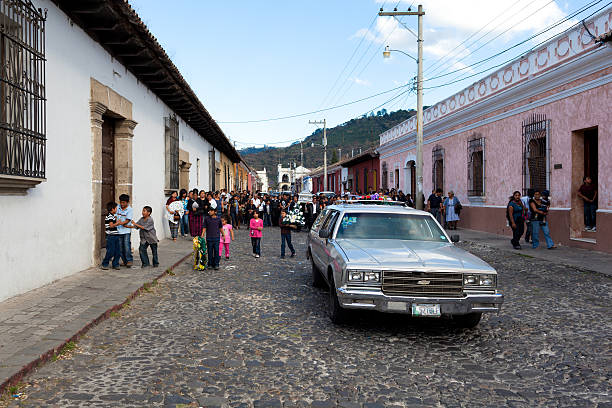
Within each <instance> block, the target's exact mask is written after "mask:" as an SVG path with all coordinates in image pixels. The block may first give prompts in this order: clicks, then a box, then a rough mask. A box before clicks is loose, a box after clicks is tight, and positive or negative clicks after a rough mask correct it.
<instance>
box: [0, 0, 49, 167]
mask: <svg viewBox="0 0 612 408" xmlns="http://www.w3.org/2000/svg"><path fill="white" fill-rule="evenodd" d="M45 19H46V15H45V13H43V11H42V10H41V9H36V8H35V7H34V5H33V4H32V2H30V1H25V0H12V1H8V0H6V1H3V0H0V174H6V175H11V176H21V177H32V178H45V161H46V160H45V159H46V140H47V139H46V136H45V134H46V123H45V118H46V110H45V107H46V106H45V105H46V98H45V61H46V60H45Z"/></svg>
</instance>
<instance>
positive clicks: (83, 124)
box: [0, 0, 211, 301]
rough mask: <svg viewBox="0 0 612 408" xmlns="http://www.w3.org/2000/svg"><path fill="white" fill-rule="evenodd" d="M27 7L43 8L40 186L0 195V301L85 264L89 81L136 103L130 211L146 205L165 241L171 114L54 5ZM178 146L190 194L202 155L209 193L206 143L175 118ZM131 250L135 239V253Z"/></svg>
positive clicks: (88, 261)
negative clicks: (185, 159)
mask: <svg viewBox="0 0 612 408" xmlns="http://www.w3.org/2000/svg"><path fill="white" fill-rule="evenodd" d="M34 4H35V6H36V7H41V8H43V9H45V8H46V9H48V16H47V22H46V53H47V54H46V56H47V65H46V89H47V161H46V177H47V181H46V182H44V183H41V184H40V185H38V186H37V187H35V188H33V189H30V190H29V192H28V194H27V195H26V196H1V195H0V209H1V211H0V231H3V233H2V236H0V282H1V284H0V301H1V300H4V299H6V298H8V297H11V296H14V295H16V294H19V293H23V292H26V291H28V290H31V289H34V288H37V287H40V286H42V285H44V284H47V283H50V282H52V281H54V280H56V279H59V278H62V277H65V276H68V275H71V274H73V273H76V272H78V271H80V270H83V269H86V268H89V267H90V266H92V263H93V246H94V240H93V222H94V220H93V214H92V199H93V197H92V187H91V183H92V180H91V173H92V170H91V163H92V157H91V151H92V146H91V122H90V109H89V100H90V78H91V77H93V78H95V79H96V80H98V81H99V82H101V83H103V84H104V85H106V86H108V87H110V88H112V89H113V90H115V91H116V92H117V93H119V94H120V95H121V96H123V97H125V98H126V99H128V100H130V101H131V102H132V103H133V119H134V120H135V121H136V122H138V125H137V126H136V128H135V129H134V139H133V172H134V173H133V190H132V191H133V197H132V203H133V206H134V211H135V214H136V215H140V212H141V210H142V207H143V206H144V205H150V206H151V207H152V208H153V218H154V220H155V225H156V228H157V232H158V237H159V238H160V239H163V238H164V237H166V236H167V235H169V229H168V226H167V222H166V221H165V218H163V209H164V204H165V201H166V198H165V196H164V180H165V177H164V172H165V160H164V143H165V140H164V117H165V116H168V114H169V113H170V112H171V111H170V109H169V108H168V107H167V106H166V105H165V104H164V103H163V102H161V101H160V100H159V99H158V98H157V97H156V96H155V94H153V93H152V92H151V91H149V90H148V89H147V88H146V87H144V86H143V85H142V84H140V83H139V82H138V81H137V80H136V78H135V77H134V76H133V75H132V74H130V73H129V72H128V71H127V70H126V68H125V67H123V66H122V65H120V64H119V63H117V62H116V61H114V60H113V58H112V57H111V56H110V55H109V54H108V53H107V52H106V51H105V50H104V49H103V48H102V47H101V46H100V45H99V44H97V43H96V42H94V41H93V40H92V39H91V38H90V37H89V36H88V35H87V34H85V32H84V31H83V30H81V29H80V28H79V27H78V26H77V25H76V24H75V25H73V24H71V22H70V20H69V19H68V17H67V16H66V15H65V14H63V13H62V12H61V11H60V10H59V9H58V8H57V7H56V6H55V5H54V4H53V3H52V2H51V1H49V0H34ZM180 145H181V148H182V149H183V150H187V151H189V157H190V161H192V163H193V166H192V170H191V176H190V184H191V185H193V186H194V187H196V186H195V183H196V171H197V166H196V158H197V157H200V160H201V162H200V163H201V166H200V186H197V187H199V188H208V179H209V178H208V151H209V150H210V148H211V147H210V144H209V143H207V142H206V141H205V140H204V139H203V138H201V137H199V136H198V135H197V134H196V132H195V131H194V130H193V129H191V128H189V127H188V126H186V125H185V123H184V121H182V120H181V128H180ZM96 222H97V220H96ZM137 246H138V237H137V234H136V233H133V238H132V247H135V248H136V247H137ZM135 255H136V256H138V255H137V252H136V254H135Z"/></svg>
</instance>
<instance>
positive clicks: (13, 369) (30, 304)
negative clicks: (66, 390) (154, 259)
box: [0, 237, 193, 394]
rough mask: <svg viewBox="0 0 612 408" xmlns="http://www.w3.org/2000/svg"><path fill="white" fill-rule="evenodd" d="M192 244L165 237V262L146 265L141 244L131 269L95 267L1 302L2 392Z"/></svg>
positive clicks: (185, 254) (134, 292)
mask: <svg viewBox="0 0 612 408" xmlns="http://www.w3.org/2000/svg"><path fill="white" fill-rule="evenodd" d="M132 245H134V242H132ZM192 245H193V243H192V241H191V239H187V238H181V237H179V239H178V240H177V242H176V243H175V242H172V241H171V240H163V241H161V242H160V243H159V249H158V253H159V260H160V266H159V267H157V268H145V269H142V268H141V267H140V257H139V256H138V249H137V248H135V254H134V255H135V256H134V267H132V268H131V269H127V268H123V267H122V268H121V270H112V269H110V270H108V271H103V270H101V269H98V268H90V269H87V270H85V271H82V272H79V273H76V274H74V275H72V276H69V277H67V278H64V279H60V280H58V281H56V282H53V283H51V284H49V285H46V286H44V287H42V288H38V289H35V290H32V291H30V292H27V293H24V294H23V295H19V296H15V297H13V298H10V299H7V300H6V301H4V302H0V394H1V393H2V392H3V390H4V389H5V388H6V387H7V386H8V385H11V384H15V383H16V382H18V381H19V380H20V379H21V378H22V377H23V376H24V375H26V374H27V373H28V372H29V371H31V370H32V369H33V368H35V367H36V366H37V365H38V364H40V363H42V362H44V361H46V360H48V359H50V358H52V357H53V355H54V354H55V353H57V352H58V351H59V350H61V348H62V347H63V346H64V344H66V343H67V342H68V341H73V340H76V339H77V338H78V337H79V336H80V335H82V334H83V333H85V332H86V331H87V330H88V329H89V328H90V327H91V326H93V325H95V324H97V323H98V322H100V321H102V320H104V319H106V318H107V317H108V316H109V315H110V313H111V312H112V311H113V310H117V309H119V308H120V307H121V306H122V305H123V303H125V302H126V301H128V300H129V299H131V298H133V297H134V296H136V295H137V294H138V293H139V291H140V290H142V289H143V286H144V284H145V283H151V282H152V281H153V280H154V279H156V278H159V277H161V276H163V275H165V274H166V271H167V270H168V269H172V268H174V267H175V266H177V265H178V264H180V263H181V262H182V261H183V260H185V259H186V258H187V257H189V256H190V255H191V250H192ZM150 256H151V253H150V250H149V257H150Z"/></svg>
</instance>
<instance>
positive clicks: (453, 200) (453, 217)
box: [442, 190, 461, 230]
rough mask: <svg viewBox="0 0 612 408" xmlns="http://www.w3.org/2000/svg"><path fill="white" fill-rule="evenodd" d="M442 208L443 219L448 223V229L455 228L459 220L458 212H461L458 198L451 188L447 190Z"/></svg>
mask: <svg viewBox="0 0 612 408" xmlns="http://www.w3.org/2000/svg"><path fill="white" fill-rule="evenodd" d="M442 208H443V212H444V220H445V221H446V223H447V224H448V229H451V230H456V229H457V221H459V213H460V212H461V203H460V202H459V199H458V198H457V197H455V192H454V191H453V190H451V191H449V192H448V197H447V198H446V199H444V203H443V205H442Z"/></svg>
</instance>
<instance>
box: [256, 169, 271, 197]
mask: <svg viewBox="0 0 612 408" xmlns="http://www.w3.org/2000/svg"><path fill="white" fill-rule="evenodd" d="M255 173H256V174H257V177H258V178H259V182H260V183H261V191H269V188H270V186H269V185H268V173H267V171H266V168H265V167H264V169H263V170H256V171H255Z"/></svg>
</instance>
